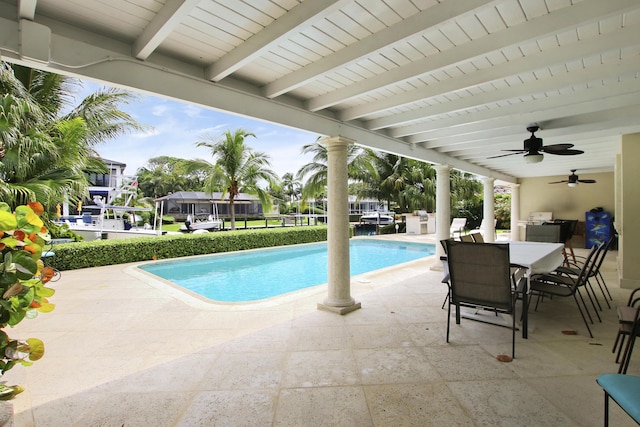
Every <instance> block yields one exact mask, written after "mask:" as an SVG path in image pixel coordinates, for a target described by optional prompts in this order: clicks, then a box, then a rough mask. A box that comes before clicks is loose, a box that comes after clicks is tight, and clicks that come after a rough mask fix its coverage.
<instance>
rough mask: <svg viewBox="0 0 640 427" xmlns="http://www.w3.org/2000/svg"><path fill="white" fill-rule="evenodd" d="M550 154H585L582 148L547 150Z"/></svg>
mask: <svg viewBox="0 0 640 427" xmlns="http://www.w3.org/2000/svg"><path fill="white" fill-rule="evenodd" d="M547 153H549V154H555V155H557V156H577V155H578V154H584V151H582V150H561V151H547Z"/></svg>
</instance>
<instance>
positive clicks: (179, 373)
mask: <svg viewBox="0 0 640 427" xmlns="http://www.w3.org/2000/svg"><path fill="white" fill-rule="evenodd" d="M382 237H383V238H389V239H400V240H405V241H420V242H429V243H433V242H434V236H433V235H423V236H406V235H391V236H382ZM376 238H378V237H376ZM578 252H580V253H584V252H585V251H584V250H581V251H578ZM616 256H617V252H615V251H612V252H610V253H609V254H608V256H607V259H606V261H605V264H604V265H603V273H604V274H605V278H606V280H607V283H608V284H609V287H610V289H611V291H612V293H613V294H614V300H615V301H614V304H623V303H624V302H626V298H627V296H628V294H629V290H626V289H619V286H618V280H617V270H616ZM438 265H439V261H436V260H435V257H429V258H425V259H421V260H417V261H412V262H409V263H406V264H402V265H401V266H396V267H389V268H386V269H383V270H378V271H375V272H371V273H366V274H363V275H360V276H355V277H354V278H352V285H351V294H352V296H353V297H354V298H355V299H356V301H358V302H361V303H362V308H361V309H360V310H356V311H354V312H352V313H350V314H348V315H345V316H339V315H336V314H333V313H328V312H325V311H320V310H317V308H316V306H317V304H318V303H319V302H322V300H323V299H324V297H325V295H326V288H325V287H322V286H321V287H317V288H312V289H309V290H304V291H299V292H297V293H294V294H290V295H286V296H283V297H277V298H273V299H270V300H267V301H263V302H259V303H248V304H211V303H207V302H205V301H203V300H201V299H198V298H194V297H193V296H191V295H188V294H186V293H184V292H181V291H178V290H177V289H176V288H173V287H171V286H169V285H167V284H166V283H162V282H161V281H158V280H155V279H152V278H150V277H149V276H148V275H145V274H144V273H141V272H139V271H136V270H135V269H134V265H115V266H108V267H97V268H91V269H83V270H75V271H66V272H63V274H62V279H61V280H60V281H59V282H57V283H56V284H55V288H56V295H55V296H54V297H53V298H52V302H53V303H55V304H56V309H55V311H54V312H52V313H50V314H44V315H40V316H39V317H38V318H36V319H33V320H26V321H24V322H22V323H21V324H20V325H19V326H18V327H17V328H14V329H13V330H11V331H9V332H10V334H11V335H12V336H16V337H23V338H27V337H30V336H34V337H38V338H41V339H42V340H43V341H44V342H45V346H46V355H45V357H44V358H43V359H42V360H40V361H38V362H36V363H35V364H34V365H33V366H31V367H28V368H24V367H16V368H14V369H13V370H11V371H9V372H8V373H7V374H6V375H5V376H4V378H3V380H4V381H6V382H7V383H8V384H21V385H23V386H24V387H26V391H25V392H24V393H22V394H20V395H18V396H17V397H16V398H15V399H14V400H13V401H12V402H11V404H12V405H13V412H14V418H13V425H14V426H18V427H22V426H25V427H28V426H47V427H56V426H65V427H68V426H82V427H85V426H118V427H120V426H123V425H124V426H127V427H129V426H153V427H157V426H189V427H191V426H217V425H225V426H227V425H233V426H268V425H278V426H321V425H322V426H325V425H326V426H413V425H415V426H430V425H434V426H440V425H469V426H472V425H505V426H506V425H508V426H515V425H532V426H538V425H553V426H562V425H566V426H600V425H602V416H603V394H602V391H601V389H600V388H599V387H598V386H597V385H596V383H595V378H596V377H597V376H598V375H599V374H601V373H605V372H616V371H617V365H616V364H615V363H614V356H613V355H612V354H611V346H612V345H613V340H614V339H615V335H616V331H617V318H616V313H615V309H608V308H606V306H605V308H604V309H603V311H602V312H601V315H602V317H603V321H602V323H597V321H596V324H595V325H593V326H592V330H593V332H594V336H595V338H594V339H590V338H589V337H588V335H586V331H585V328H584V324H583V323H582V320H581V318H580V317H579V314H578V312H577V309H576V307H575V303H574V302H573V300H572V299H561V298H556V299H553V300H551V301H548V300H545V301H544V302H543V303H542V304H541V305H540V308H539V309H538V311H537V312H534V311H533V310H532V311H531V313H530V323H531V325H530V333H529V339H528V340H523V339H522V338H521V336H520V335H519V334H518V336H517V342H516V359H515V360H514V361H513V362H511V363H501V362H498V361H497V360H496V355H498V354H502V353H505V352H507V353H508V352H509V348H510V345H511V342H510V338H511V336H510V333H509V331H508V330H507V329H504V328H499V327H495V326H490V325H486V324H483V323H479V322H474V321H470V320H465V319H463V320H462V324H461V325H455V323H453V322H452V335H451V343H450V344H447V343H445V338H444V335H445V330H446V315H447V313H446V310H442V309H441V308H440V306H441V304H442V301H443V298H444V296H445V294H446V286H445V285H443V284H442V283H440V280H441V278H442V272H441V271H437V270H433V269H432V268H431V267H432V266H435V267H437V266H438ZM567 329H574V330H576V331H577V332H578V334H577V335H563V334H562V333H561V331H562V330H567ZM629 373H630V374H639V373H640V364H639V363H634V362H633V361H632V363H631V367H630V370H629ZM611 417H612V424H611V425H616V426H631V425H635V423H634V422H632V421H630V420H629V419H628V418H627V417H626V416H625V415H624V414H623V413H622V412H621V411H620V410H619V409H618V408H617V406H616V405H615V404H613V405H612V406H611Z"/></svg>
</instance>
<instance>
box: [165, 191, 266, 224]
mask: <svg viewBox="0 0 640 427" xmlns="http://www.w3.org/2000/svg"><path fill="white" fill-rule="evenodd" d="M156 202H163V203H164V213H165V214H166V215H171V216H173V217H175V218H176V219H185V218H186V217H187V215H194V216H208V215H211V214H216V210H217V214H218V216H220V217H230V216H231V213H230V210H229V194H227V195H226V196H225V198H224V199H222V193H220V192H214V193H212V194H207V193H205V192H204V191H178V192H175V193H172V194H169V195H167V196H164V197H159V198H157V199H156ZM233 208H234V210H235V214H236V217H238V216H259V215H262V214H263V211H262V204H261V203H260V200H259V199H258V198H257V197H255V196H252V195H250V194H246V193H240V194H239V195H238V196H237V197H236V198H235V199H234V200H233Z"/></svg>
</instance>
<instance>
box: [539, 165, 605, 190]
mask: <svg viewBox="0 0 640 427" xmlns="http://www.w3.org/2000/svg"><path fill="white" fill-rule="evenodd" d="M576 171H577V169H571V175H569V176H568V177H567V179H564V180H562V181H554V182H550V183H549V184H562V183H565V182H566V183H567V185H568V186H569V187H572V188H573V187H577V186H578V183H580V182H582V183H584V184H595V183H596V180H595V179H579V177H578V175H576Z"/></svg>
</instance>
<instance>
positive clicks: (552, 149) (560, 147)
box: [542, 144, 573, 154]
mask: <svg viewBox="0 0 640 427" xmlns="http://www.w3.org/2000/svg"><path fill="white" fill-rule="evenodd" d="M571 147H573V144H551V145H545V146H544V147H542V151H545V152H547V153H551V154H555V153H556V152H557V151H565V150H568V149H570V148H571Z"/></svg>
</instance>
